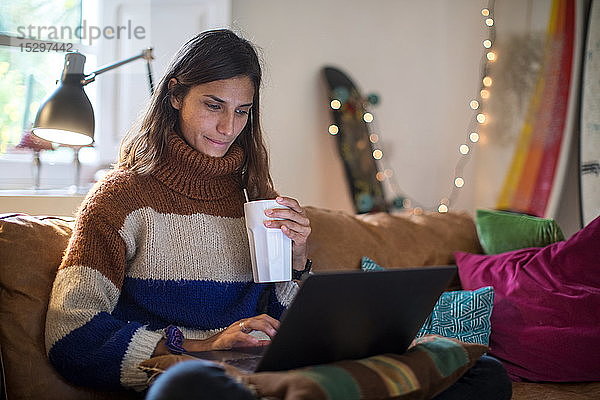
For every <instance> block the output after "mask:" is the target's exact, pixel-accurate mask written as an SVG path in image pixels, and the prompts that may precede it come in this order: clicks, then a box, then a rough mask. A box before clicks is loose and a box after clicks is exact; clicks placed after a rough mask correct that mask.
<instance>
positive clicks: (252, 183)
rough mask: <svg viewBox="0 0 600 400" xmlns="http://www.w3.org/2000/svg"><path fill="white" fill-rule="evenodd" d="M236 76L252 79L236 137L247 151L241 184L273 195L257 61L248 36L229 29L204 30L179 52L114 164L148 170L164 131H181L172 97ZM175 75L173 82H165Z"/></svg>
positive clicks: (161, 151)
mask: <svg viewBox="0 0 600 400" xmlns="http://www.w3.org/2000/svg"><path fill="white" fill-rule="evenodd" d="M239 76H247V77H249V78H250V80H251V81H252V83H253V84H254V98H253V100H252V103H253V105H252V108H251V110H250V117H249V121H248V123H247V124H246V126H245V127H244V129H243V130H242V132H241V133H240V135H239V136H238V137H237V139H236V141H235V143H238V144H240V145H241V146H242V147H243V149H244V153H245V161H244V166H243V170H242V171H240V173H242V179H243V185H244V186H245V187H246V189H247V190H248V195H249V197H250V199H252V200H255V199H263V198H271V197H273V196H274V195H275V194H276V193H275V190H274V189H273V180H272V179H271V175H270V172H269V156H268V152H267V149H266V146H265V144H264V140H263V134H262V129H261V126H260V85H261V79H262V71H261V66H260V61H259V58H258V55H257V53H256V50H255V49H254V47H253V46H252V44H251V43H250V42H248V41H247V40H245V39H242V38H240V37H238V36H237V35H236V34H235V33H233V32H232V31H230V30H227V29H219V30H212V31H206V32H202V33H200V34H198V35H197V36H195V37H194V38H192V39H191V40H190V41H188V42H187V43H186V44H185V45H184V46H183V47H182V48H181V49H180V50H179V51H178V52H177V54H176V55H175V57H174V59H173V60H172V61H171V64H170V65H169V67H168V68H167V72H166V73H165V75H164V76H163V78H162V79H161V81H160V82H159V84H158V87H157V89H156V90H155V92H154V94H153V96H152V98H151V99H150V104H149V105H148V107H147V109H146V110H145V112H144V114H143V115H142V116H141V118H140V119H139V120H138V121H137V122H136V123H135V124H134V126H133V127H132V128H131V129H130V130H129V132H128V133H127V135H126V136H125V137H124V138H123V140H122V142H121V149H120V154H119V160H118V162H117V165H116V167H117V168H126V169H130V170H133V171H136V172H137V173H140V174H147V173H151V172H152V170H153V169H154V168H155V167H156V165H157V163H158V162H159V160H161V158H162V157H163V156H164V155H165V149H166V146H167V135H168V134H169V133H170V132H173V131H175V132H177V133H178V134H179V135H181V133H180V132H179V127H178V110H177V109H175V108H174V107H173V106H172V104H171V97H173V98H177V99H179V100H180V101H182V100H183V98H184V97H185V96H186V95H187V93H188V91H189V90H190V88H192V87H193V86H196V85H199V84H202V83H208V82H212V81H217V80H222V79H229V78H234V77H239ZM173 78H175V79H176V80H177V83H176V84H175V85H171V88H169V82H170V81H171V79H173Z"/></svg>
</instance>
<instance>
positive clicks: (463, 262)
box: [455, 217, 600, 382]
mask: <svg viewBox="0 0 600 400" xmlns="http://www.w3.org/2000/svg"><path fill="white" fill-rule="evenodd" d="M455 257H456V263H457V265H458V272H459V276H460V281H461V283H462V286H463V288H464V289H465V290H473V289H477V288H480V287H482V286H493V287H494V291H495V298H494V308H493V312H492V317H491V323H492V333H491V335H490V353H491V354H492V355H493V356H495V357H497V358H499V359H501V360H502V361H503V363H504V366H505V367H506V369H507V370H508V372H509V374H510V375H511V377H512V378H513V379H514V380H523V379H524V380H531V381H554V382H569V381H571V382H572V381H600V217H598V218H596V219H595V220H593V221H592V222H590V223H589V224H588V225H587V226H586V227H585V228H583V229H582V230H581V231H579V232H578V233H576V234H575V235H573V236H572V237H571V238H569V239H568V240H566V241H562V242H557V243H553V244H550V245H548V246H546V247H542V248H528V249H522V250H515V251H511V252H508V253H502V254H496V255H476V254H469V253H463V252H457V253H455Z"/></svg>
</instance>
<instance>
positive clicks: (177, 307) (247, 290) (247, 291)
mask: <svg viewBox="0 0 600 400" xmlns="http://www.w3.org/2000/svg"><path fill="white" fill-rule="evenodd" d="M271 288H272V285H268V284H256V283H254V282H215V281H191V280H190V281H164V280H151V279H137V278H126V279H125V281H124V283H123V287H122V289H121V296H120V298H119V302H118V304H117V306H116V308H115V310H114V312H113V315H114V316H115V317H116V318H118V319H120V320H123V321H138V322H140V323H142V324H144V325H148V329H151V330H157V329H161V328H164V327H165V326H167V325H169V324H175V325H177V326H180V327H187V328H191V329H199V330H212V329H221V328H225V327H227V326H229V325H231V324H232V323H234V322H235V321H238V320H240V319H242V318H248V317H252V316H255V315H257V314H260V313H263V312H265V311H266V307H265V309H260V307H261V304H260V303H261V295H262V293H263V292H264V291H265V290H269V289H271ZM274 298H275V293H274V291H273V290H272V289H271V293H270V295H269V301H268V303H265V304H264V306H267V305H268V309H269V311H272V312H273V314H274V315H273V314H272V315H273V316H274V317H279V316H280V314H281V310H282V309H283V306H281V304H279V305H277V304H273V301H274ZM275 303H278V302H277V301H275ZM264 306H263V307H264ZM270 314H271V313H270Z"/></svg>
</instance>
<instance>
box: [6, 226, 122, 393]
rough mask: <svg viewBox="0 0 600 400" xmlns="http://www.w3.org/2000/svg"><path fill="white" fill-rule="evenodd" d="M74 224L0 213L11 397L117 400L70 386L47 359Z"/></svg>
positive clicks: (7, 365)
mask: <svg viewBox="0 0 600 400" xmlns="http://www.w3.org/2000/svg"><path fill="white" fill-rule="evenodd" d="M71 222H72V219H69V218H60V217H40V218H36V217H31V216H28V215H23V214H2V215H0V254H1V255H2V256H1V257H0V288H1V290H0V343H1V351H2V360H3V363H4V373H5V377H6V392H7V396H8V398H9V399H42V398H43V399H115V398H119V397H118V395H116V394H114V393H112V394H110V393H99V392H93V391H90V390H86V389H81V388H77V387H74V386H71V385H69V384H68V383H66V382H65V381H64V380H63V379H62V378H61V377H60V376H59V375H58V374H57V373H56V372H55V371H54V368H53V367H52V366H51V365H50V363H49V362H48V359H47V357H46V351H45V346H44V326H45V323H46V310H47V307H48V299H49V296H50V290H51V289H52V282H53V281H54V277H55V275H56V270H57V268H58V266H59V264H60V261H61V258H62V255H63V252H64V250H65V248H66V246H67V242H68V240H69V237H70V235H71ZM125 398H131V395H128V396H127V397H125Z"/></svg>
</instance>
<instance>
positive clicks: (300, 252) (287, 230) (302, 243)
mask: <svg viewBox="0 0 600 400" xmlns="http://www.w3.org/2000/svg"><path fill="white" fill-rule="evenodd" d="M275 201H276V202H277V203H279V204H281V205H283V206H287V207H289V208H274V209H273V208H270V209H268V210H265V215H266V216H267V217H270V218H282V219H281V220H267V221H265V226H266V227H267V228H280V229H281V230H282V231H283V233H284V234H285V235H286V236H287V237H289V238H290V239H292V268H294V269H298V270H302V269H304V266H305V265H306V258H307V254H308V248H307V245H306V242H307V240H308V236H309V235H310V220H309V219H308V217H307V216H306V211H304V209H303V208H302V207H300V204H299V203H298V201H297V200H296V199H292V198H291V197H284V196H279V197H277V198H276V199H275Z"/></svg>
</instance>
